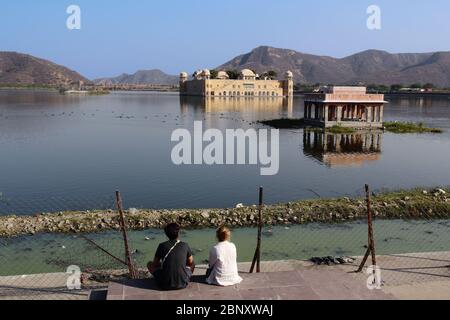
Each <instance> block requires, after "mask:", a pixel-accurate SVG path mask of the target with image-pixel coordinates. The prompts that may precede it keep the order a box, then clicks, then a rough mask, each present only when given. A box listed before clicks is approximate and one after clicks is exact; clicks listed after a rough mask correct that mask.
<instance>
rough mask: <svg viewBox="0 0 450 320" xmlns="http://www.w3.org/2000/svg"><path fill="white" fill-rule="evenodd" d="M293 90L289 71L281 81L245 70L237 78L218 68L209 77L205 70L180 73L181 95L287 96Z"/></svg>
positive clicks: (292, 81)
mask: <svg viewBox="0 0 450 320" xmlns="http://www.w3.org/2000/svg"><path fill="white" fill-rule="evenodd" d="M293 93H294V80H293V75H292V72H290V71H287V72H286V73H285V79H284V80H272V79H269V78H267V77H259V76H258V75H257V74H255V73H254V72H253V71H251V70H249V69H244V70H242V71H241V72H240V75H239V77H238V79H230V77H229V75H228V73H227V72H225V71H219V72H218V73H217V76H216V77H215V78H214V79H212V77H211V72H210V71H209V70H207V69H205V70H201V71H197V72H195V73H194V76H193V79H192V80H189V79H188V74H187V73H186V72H182V73H181V74H180V94H181V95H192V96H203V97H290V96H292V95H293Z"/></svg>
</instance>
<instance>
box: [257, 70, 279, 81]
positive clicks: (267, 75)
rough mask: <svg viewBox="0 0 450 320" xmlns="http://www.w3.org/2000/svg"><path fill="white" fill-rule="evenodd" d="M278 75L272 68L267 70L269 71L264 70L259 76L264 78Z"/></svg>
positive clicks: (272, 77)
mask: <svg viewBox="0 0 450 320" xmlns="http://www.w3.org/2000/svg"><path fill="white" fill-rule="evenodd" d="M277 77H278V73H277V72H276V71H273V70H269V71H267V72H264V73H263V74H262V75H261V78H262V79H264V78H268V79H276V78H277Z"/></svg>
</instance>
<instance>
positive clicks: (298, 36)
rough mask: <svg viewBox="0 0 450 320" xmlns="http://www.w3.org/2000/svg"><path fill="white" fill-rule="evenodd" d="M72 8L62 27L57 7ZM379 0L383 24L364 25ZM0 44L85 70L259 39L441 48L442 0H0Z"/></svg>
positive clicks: (329, 47) (302, 47) (444, 43)
mask: <svg viewBox="0 0 450 320" xmlns="http://www.w3.org/2000/svg"><path fill="white" fill-rule="evenodd" d="M71 4H76V5H79V6H80V8H81V19H82V29H81V30H72V31H70V30H68V29H67V28H66V19H67V17H68V15H67V13H66V8H67V7H68V6H69V5H71ZM371 4H376V5H378V6H380V8H381V13H382V29H381V30H379V31H370V30H368V29H367V27H366V20H367V17H368V15H367V14H366V10H367V7H368V6H369V5H371ZM0 30H1V31H0V50H2V51H19V52H24V53H29V54H32V55H35V56H38V57H42V58H46V59H49V60H52V61H54V62H56V63H59V64H63V65H66V66H68V67H69V68H72V69H74V70H76V71H78V72H80V73H82V74H83V75H85V76H87V77H88V78H95V77H102V76H115V75H118V74H120V73H123V72H127V73H132V72H135V71H136V70H138V69H151V68H160V69H162V70H163V71H165V72H168V73H172V74H177V73H178V72H179V71H181V70H185V71H189V72H190V71H192V70H194V69H197V68H202V67H210V68H212V67H215V66H217V65H219V64H221V63H223V62H225V61H228V60H229V59H231V58H233V57H235V56H236V55H239V54H242V53H245V52H248V51H250V50H251V49H253V48H255V47H257V46H259V45H270V46H275V47H281V48H289V49H295V50H299V51H302V52H306V53H313V54H320V55H331V56H335V57H343V56H346V55H349V54H352V53H355V52H358V51H362V50H366V49H381V50H387V51H390V52H428V51H444V50H445V51H448V50H450V43H449V42H448V39H449V35H450V1H448V0H432V1H425V0H422V1H418V0H395V1H392V0H390V1H389V0H370V1H366V0H334V1H333V0H321V1H301V0H296V1H295V0H278V1H273V0H270V1H269V0H226V1H225V0H222V1H217V0H209V1H206V0H189V1H188V0H184V1H183V0H169V1H167V0H164V1H163V0H159V1H156V0H145V1H144V0H128V1H121V0H70V1H66V0H54V1H50V0H39V1H36V0H2V1H1V3H0Z"/></svg>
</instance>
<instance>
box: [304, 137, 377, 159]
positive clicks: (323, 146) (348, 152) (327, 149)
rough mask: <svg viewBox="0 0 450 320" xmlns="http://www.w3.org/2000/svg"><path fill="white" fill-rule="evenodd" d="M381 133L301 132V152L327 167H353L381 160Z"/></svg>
mask: <svg viewBox="0 0 450 320" xmlns="http://www.w3.org/2000/svg"><path fill="white" fill-rule="evenodd" d="M381 135H382V133H381V132H358V133H352V134H333V133H329V132H326V131H310V130H305V131H304V132H303V152H304V154H305V155H307V156H310V157H313V158H315V159H317V160H319V161H320V162H322V163H323V164H325V165H327V166H329V167H355V166H362V165H363V164H364V163H366V162H371V161H378V160H380V158H381V156H380V155H381Z"/></svg>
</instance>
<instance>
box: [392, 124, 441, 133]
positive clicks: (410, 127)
mask: <svg viewBox="0 0 450 320" xmlns="http://www.w3.org/2000/svg"><path fill="white" fill-rule="evenodd" d="M384 127H385V128H386V130H387V131H389V132H393V133H442V132H444V131H443V130H442V129H439V128H429V127H426V126H425V125H424V124H423V123H422V122H420V123H414V122H385V123H384Z"/></svg>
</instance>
